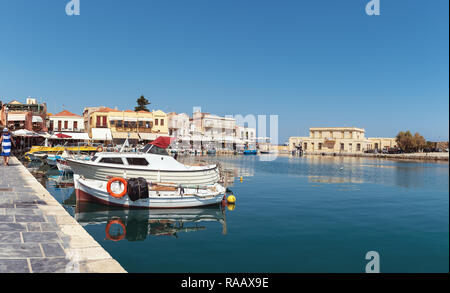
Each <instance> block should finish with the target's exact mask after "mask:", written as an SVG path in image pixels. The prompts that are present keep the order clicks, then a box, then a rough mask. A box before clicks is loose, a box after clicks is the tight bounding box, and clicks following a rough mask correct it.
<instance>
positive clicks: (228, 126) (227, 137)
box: [191, 111, 236, 150]
mask: <svg viewBox="0 0 450 293" xmlns="http://www.w3.org/2000/svg"><path fill="white" fill-rule="evenodd" d="M192 118H193V120H192V126H191V130H192V132H191V135H192V136H193V139H194V140H195V139H196V138H198V140H200V141H202V142H205V144H208V145H209V146H208V147H213V148H215V149H219V150H233V149H235V148H236V140H235V137H236V119H234V118H231V117H221V116H217V115H212V114H210V113H202V112H200V111H196V112H194V113H193V115H192Z"/></svg>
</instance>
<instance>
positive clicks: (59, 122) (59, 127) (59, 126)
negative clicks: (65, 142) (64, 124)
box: [58, 120, 61, 130]
mask: <svg viewBox="0 0 450 293" xmlns="http://www.w3.org/2000/svg"><path fill="white" fill-rule="evenodd" d="M58 130H61V120H58Z"/></svg>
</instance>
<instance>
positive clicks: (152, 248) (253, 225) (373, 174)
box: [41, 156, 449, 272]
mask: <svg viewBox="0 0 450 293" xmlns="http://www.w3.org/2000/svg"><path fill="white" fill-rule="evenodd" d="M202 159H207V160H212V161H220V162H221V164H222V166H223V167H224V168H226V169H227V170H229V173H230V174H233V175H230V176H235V179H234V183H233V184H231V185H230V186H229V188H230V189H231V190H232V191H233V193H234V195H235V196H236V198H237V202H236V206H235V209H234V210H228V209H227V208H225V209H224V210H222V209H221V208H219V207H218V208H201V209H187V210H168V211H165V210H150V211H148V210H145V211H143V210H123V209H117V208H116V209H111V208H106V207H103V206H99V205H94V204H83V205H76V203H75V193H74V189H73V185H72V184H71V178H63V177H60V176H58V175H57V174H58V173H57V171H53V170H51V171H50V172H48V173H47V175H45V177H44V178H42V179H41V182H42V183H43V184H45V186H46V187H47V189H48V190H49V191H50V193H51V194H52V195H53V196H54V197H55V198H56V199H57V200H58V201H60V202H61V203H63V204H64V207H65V208H66V209H67V210H68V211H69V212H70V214H71V215H73V216H74V217H75V218H76V219H77V220H78V222H80V223H81V224H82V225H83V226H84V228H85V229H86V230H87V231H88V232H89V234H91V235H92V236H93V237H94V238H95V240H96V241H98V242H99V243H100V244H101V245H102V246H103V247H104V248H105V249H106V250H107V251H108V252H109V253H110V254H111V256H112V257H113V258H115V259H116V260H117V261H118V262H119V263H120V264H121V265H122V266H123V267H124V268H125V269H126V270H127V271H128V272H364V270H365V265H366V263H367V261H366V260H365V254H366V252H368V251H371V250H375V251H377V252H378V253H379V254H380V270H381V272H448V271H449V220H448V218H449V165H448V163H431V162H400V161H388V160H378V159H370V158H352V157H319V156H317V157H303V158H299V157H279V158H278V159H277V160H275V161H269V162H268V161H260V157H258V156H235V157H202ZM240 176H243V180H242V182H241V181H240V180H239V177H240ZM115 219H120V220H121V221H122V222H123V223H124V225H125V226H126V234H125V235H123V236H117V238H115V240H116V241H114V240H111V239H108V238H107V237H106V234H105V228H106V226H107V223H108V222H110V221H112V220H115ZM123 232H124V231H122V229H121V228H120V226H119V225H112V226H111V229H110V235H111V237H110V238H114V237H115V235H118V234H123ZM122 237H123V239H122V240H119V239H120V238H122ZM117 240H118V241H117Z"/></svg>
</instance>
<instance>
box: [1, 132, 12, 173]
mask: <svg viewBox="0 0 450 293" xmlns="http://www.w3.org/2000/svg"><path fill="white" fill-rule="evenodd" d="M0 144H1V146H2V153H1V156H2V157H3V165H5V166H9V156H10V155H11V144H14V141H13V140H12V139H11V133H10V132H9V130H8V128H6V127H5V128H3V133H2V135H1V137H0Z"/></svg>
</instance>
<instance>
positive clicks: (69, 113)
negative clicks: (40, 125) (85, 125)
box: [52, 110, 83, 118]
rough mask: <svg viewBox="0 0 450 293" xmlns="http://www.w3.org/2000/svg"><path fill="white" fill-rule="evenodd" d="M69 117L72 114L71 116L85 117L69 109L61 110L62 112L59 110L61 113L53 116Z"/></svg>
mask: <svg viewBox="0 0 450 293" xmlns="http://www.w3.org/2000/svg"><path fill="white" fill-rule="evenodd" d="M62 116H63V117H68V116H70V117H79V118H83V117H81V116H80V115H77V114H73V113H72V112H69V111H67V110H64V111H61V112H59V113H57V114H55V115H52V117H62Z"/></svg>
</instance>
